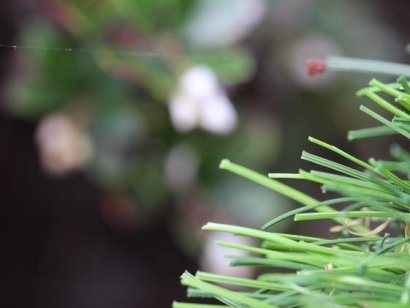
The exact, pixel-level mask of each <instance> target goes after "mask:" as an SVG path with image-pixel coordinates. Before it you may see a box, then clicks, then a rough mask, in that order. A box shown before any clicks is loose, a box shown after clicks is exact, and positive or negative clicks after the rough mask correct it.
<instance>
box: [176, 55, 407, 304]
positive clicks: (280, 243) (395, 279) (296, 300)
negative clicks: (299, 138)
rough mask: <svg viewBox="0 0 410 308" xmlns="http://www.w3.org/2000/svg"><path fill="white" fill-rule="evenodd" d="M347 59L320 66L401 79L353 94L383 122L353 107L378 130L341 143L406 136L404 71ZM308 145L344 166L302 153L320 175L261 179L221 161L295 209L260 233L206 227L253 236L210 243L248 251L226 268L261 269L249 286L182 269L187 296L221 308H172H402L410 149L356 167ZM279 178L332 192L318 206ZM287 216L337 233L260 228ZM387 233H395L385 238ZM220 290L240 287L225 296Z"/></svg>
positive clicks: (368, 130)
mask: <svg viewBox="0 0 410 308" xmlns="http://www.w3.org/2000/svg"><path fill="white" fill-rule="evenodd" d="M350 60H351V59H341V58H331V59H329V61H328V64H329V66H330V67H331V68H332V69H345V70H353V69H354V70H357V69H358V68H360V67H361V66H362V67H363V70H364V71H369V72H372V73H374V72H382V73H385V74H389V73H391V74H396V73H397V72H402V74H403V76H401V77H400V78H398V80H397V82H396V83H393V84H385V83H382V82H380V81H378V80H377V79H372V80H371V81H370V83H369V86H368V87H366V88H364V89H362V90H360V91H358V92H357V95H358V96H364V97H367V98H368V99H370V100H371V101H372V102H374V103H376V104H377V105H379V106H381V107H382V108H383V109H385V110H386V111H387V112H388V113H390V114H391V119H389V118H386V117H383V116H382V115H380V113H378V112H376V111H374V110H372V109H370V108H368V107H365V106H361V107H360V110H361V111H362V112H364V113H366V114H367V115H369V116H370V117H372V118H373V119H375V120H376V121H377V122H379V123H380V125H379V126H376V127H373V128H365V129H361V130H357V131H351V132H349V133H348V139H349V140H355V139H362V138H370V137H378V136H384V135H392V134H399V135H402V136H403V137H404V138H406V139H410V86H409V83H408V81H407V79H406V77H405V76H409V74H408V72H410V68H409V67H408V66H406V65H390V64H386V63H380V62H374V61H365V62H360V61H359V62H357V61H358V60H354V61H353V60H352V61H353V62H352V61H350ZM349 61H350V62H349ZM360 65H361V66H360ZM381 95H383V97H382V96H381ZM386 96H390V99H385V98H384V97H386ZM309 140H310V141H311V142H312V143H314V144H316V145H317V146H319V147H322V148H325V149H327V150H329V151H331V152H334V153H336V154H337V155H339V156H340V158H343V160H344V161H348V162H349V165H351V166H353V167H348V166H346V165H344V164H341V163H339V162H336V161H331V160H328V159H326V158H323V157H319V156H316V155H314V154H311V153H308V152H303V153H302V159H303V160H307V161H309V162H311V163H313V164H315V165H317V166H320V169H321V170H323V168H325V170H328V171H316V170H311V171H305V170H299V171H298V172H297V173H295V174H283V173H274V174H269V175H268V176H265V175H262V174H259V173H257V172H255V171H252V170H249V169H247V168H245V167H243V166H240V165H237V164H235V163H233V162H231V161H229V160H226V159H225V160H223V161H222V162H221V164H220V168H221V169H224V170H227V171H230V172H233V173H235V174H238V175H240V176H242V177H244V178H247V179H249V180H251V181H254V182H256V183H259V184H261V185H263V186H266V187H267V188H270V189H272V190H275V191H277V192H279V193H281V194H283V195H285V196H287V197H289V198H291V199H293V200H295V201H297V202H298V203H300V204H301V207H299V208H297V209H295V210H293V211H290V212H288V213H286V214H284V215H281V216H279V217H275V218H274V219H272V220H270V221H268V222H267V223H266V224H265V225H264V226H263V227H262V228H261V230H256V229H250V228H244V227H239V226H232V225H224V224H216V223H208V224H206V225H205V226H204V227H203V229H204V230H211V231H223V232H229V233H232V234H236V235H241V236H248V237H252V238H256V239H259V240H260V242H261V244H260V246H259V247H252V246H246V245H239V244H234V243H229V242H222V241H221V242H217V243H216V245H220V246H223V247H229V248H235V249H238V250H242V251H246V252H250V253H252V256H251V257H243V256H241V257H235V256H231V257H230V258H231V260H232V261H231V265H232V266H255V267H264V268H267V269H268V271H267V273H266V274H262V275H260V276H259V277H257V278H256V279H244V278H237V277H228V276H221V275H215V274H211V273H204V272H197V273H196V274H195V275H191V274H190V273H188V272H185V273H184V274H183V275H182V277H181V283H182V284H183V285H184V286H186V287H188V296H189V297H198V298H210V297H212V298H215V299H217V300H218V301H219V302H220V304H217V305H216V304H215V305H213V304H192V303H179V302H174V304H173V308H186V307H190V308H219V307H237V308H239V307H240V308H244V307H254V308H264V307H266V308H268V307H269V308H275V307H286V308H290V307H363V308H367V307H372V308H373V307H375V308H387V307H410V276H409V274H408V273H409V270H410V256H409V252H410V244H409V242H410V237H409V236H408V235H409V233H410V181H409V177H410V152H409V151H408V150H407V149H405V148H403V147H400V146H398V145H393V146H392V147H391V149H390V153H391V156H392V157H393V159H394V160H392V161H386V160H376V159H374V158H370V159H369V160H368V161H363V160H361V159H359V158H357V157H354V156H352V155H350V154H348V153H346V152H344V151H342V150H341V149H339V148H337V147H335V146H333V145H330V144H328V143H326V142H323V141H321V140H318V139H316V138H313V137H309ZM280 179H296V180H307V181H312V182H315V183H318V184H319V185H321V187H322V190H323V191H324V192H334V193H336V194H332V195H338V197H336V198H333V199H329V200H325V201H319V200H317V199H315V198H313V197H311V196H309V195H307V194H305V193H303V192H301V191H298V190H296V189H294V188H292V187H290V186H288V185H285V184H283V183H281V182H280ZM335 205H343V206H344V207H343V208H344V209H343V210H336V209H335V208H334V206H335ZM311 210H315V211H314V212H311ZM289 217H293V218H294V220H298V221H299V220H317V219H331V220H334V221H335V222H337V223H338V226H337V227H335V228H333V230H332V231H333V232H334V234H336V235H337V236H336V238H334V239H324V238H316V237H308V236H300V235H292V234H282V233H273V232H269V231H267V229H269V228H270V227H271V226H273V225H275V224H276V223H278V222H280V221H282V220H284V219H287V218H289ZM392 229H395V230H396V234H394V235H392V234H390V233H388V231H387V230H392ZM269 269H271V271H269ZM277 269H284V270H285V271H278V270H277ZM226 285H234V286H240V287H242V288H240V290H241V291H232V290H231V289H229V288H226V287H224V286H226Z"/></svg>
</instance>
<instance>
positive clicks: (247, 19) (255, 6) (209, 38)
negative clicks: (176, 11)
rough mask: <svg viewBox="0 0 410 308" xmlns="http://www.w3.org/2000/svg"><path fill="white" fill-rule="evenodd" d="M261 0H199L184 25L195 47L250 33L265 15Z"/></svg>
mask: <svg viewBox="0 0 410 308" xmlns="http://www.w3.org/2000/svg"><path fill="white" fill-rule="evenodd" d="M265 11H266V4H265V1H264V0H223V1H215V0H200V1H199V2H198V5H197V6H196V8H195V10H194V12H193V13H192V15H191V18H190V19H189V21H188V23H187V25H186V37H187V41H188V43H189V44H191V46H192V47H195V48H208V49H210V48H220V47H224V46H229V45H232V44H235V43H237V42H238V41H240V40H242V39H243V38H245V37H246V36H247V35H249V34H250V33H251V32H252V31H253V30H254V28H255V27H256V26H257V25H258V24H259V23H260V22H261V20H262V18H263V17H264V15H265Z"/></svg>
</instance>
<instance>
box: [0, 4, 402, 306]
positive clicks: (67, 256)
mask: <svg viewBox="0 0 410 308" xmlns="http://www.w3.org/2000/svg"><path fill="white" fill-rule="evenodd" d="M0 7H1V10H0V16H1V17H0V22H1V23H2V25H3V27H1V34H0V35H1V36H0V38H1V40H0V45H2V46H1V47H0V57H1V58H0V60H1V65H2V70H1V82H2V83H1V85H2V87H1V111H0V112H1V120H0V126H1V129H0V136H1V139H0V141H1V151H0V152H1V153H0V170H1V172H0V180H1V188H0V198H1V210H0V211H1V213H2V214H1V215H0V216H1V217H0V229H2V232H1V238H2V242H3V243H4V246H3V259H2V267H4V274H3V275H2V278H1V279H2V282H3V284H4V286H3V287H2V288H1V290H0V294H1V296H0V303H1V304H2V306H4V307H27V305H28V303H30V306H31V307H89V306H95V307H97V306H98V307H142V306H143V307H167V306H170V304H171V301H172V300H173V299H178V298H181V297H183V296H184V294H183V292H184V290H183V288H181V287H179V285H178V284H179V280H178V276H179V275H180V274H181V273H182V271H183V270H184V269H186V268H188V269H195V268H201V269H205V270H212V271H217V272H220V273H226V271H227V270H228V269H227V268H226V266H225V264H224V263H223V262H218V261H215V260H218V258H220V257H221V252H220V251H215V247H214V246H213V245H212V243H213V241H214V240H215V238H218V236H222V235H215V234H213V235H209V234H203V233H201V232H200V227H201V225H202V224H204V223H205V222H207V221H217V222H225V223H232V224H240V225H245V226H250V227H256V228H258V227H260V226H261V225H262V224H263V223H265V222H266V221H267V220H269V219H270V218H272V217H274V216H276V215H278V214H280V213H283V212H285V211H287V210H289V209H292V208H293V207H295V206H297V205H296V204H293V203H291V202H290V201H288V200H286V199H285V198H282V197H281V196H279V195H275V194H273V193H272V192H269V191H266V190H264V189H263V188H259V187H258V186H256V185H253V184H251V183H248V182H246V181H244V180H242V179H238V178H237V177H235V176H232V175H229V174H225V173H223V172H221V171H220V170H219V169H218V164H219V161H220V160H221V159H222V158H229V159H231V160H233V161H235V162H238V163H240V164H243V165H246V166H248V167H251V168H253V169H255V170H258V171H260V172H263V173H268V172H291V171H296V170H297V169H299V168H300V167H303V166H304V163H303V162H300V161H299V158H300V153H301V151H302V149H309V148H310V145H309V144H308V143H307V136H309V135H312V136H315V137H317V138H320V139H323V140H326V141H327V142H329V143H333V144H336V145H338V146H340V147H342V148H344V149H346V150H347V151H350V152H351V153H354V154H358V155H359V156H361V157H365V158H367V156H366V155H368V154H367V153H369V152H371V153H372V155H374V153H379V154H380V155H381V156H383V155H386V153H387V151H385V149H383V145H381V144H380V143H379V144H375V143H372V141H371V140H370V141H365V142H361V143H360V144H356V143H352V144H347V143H346V142H345V139H346V138H345V136H346V131H347V130H349V129H355V128H359V127H365V126H369V125H370V123H369V122H368V121H370V120H369V119H368V118H366V117H365V116H364V115H361V114H360V113H359V112H357V109H358V105H359V102H358V100H357V99H356V98H355V96H354V92H355V90H357V89H358V88H360V87H362V86H364V85H365V84H366V83H367V81H368V79H369V78H370V77H371V76H352V75H351V74H342V73H339V74H334V73H332V72H325V73H324V74H323V75H321V76H317V77H314V78H312V77H310V76H308V74H307V71H306V68H305V66H304V62H305V60H306V59H308V58H311V57H314V58H323V57H326V56H327V55H344V56H349V57H366V58H373V59H379V60H389V61H398V62H406V61H407V59H406V55H405V53H404V46H405V44H406V43H407V42H408V41H409V37H408V36H409V31H408V29H409V22H408V20H407V19H406V18H405V17H406V16H408V14H407V12H408V10H409V9H410V5H409V3H407V2H406V1H390V2H387V1H360V2H359V1H352V0H350V1H335V0H334V1H328V0H286V1H285V0H282V1H280V0H276V1H275V0H270V1H264V0H224V1H215V0H196V1H195V0H160V1H126V0H115V1H114V0H111V1H109V0H87V1H76V0H71V1H68V0H67V1H59V0H37V1H28V0H19V1H13V2H3V3H2V4H0ZM13 46H20V47H16V48H13ZM325 155H328V154H325ZM295 185H298V187H299V188H301V185H304V184H303V183H295ZM302 189H304V190H307V191H310V192H311V193H313V194H318V195H320V191H319V189H318V188H317V187H303V188H302ZM319 198H320V196H319ZM289 228H292V232H297V233H304V234H306V233H309V234H316V235H317V234H321V233H323V232H326V226H311V225H306V224H297V225H296V226H292V225H291V223H290V222H288V223H285V224H282V225H280V226H279V227H278V228H277V229H276V231H285V230H286V231H288V230H289ZM221 263H223V264H221ZM2 272H3V271H2ZM234 274H238V275H244V276H247V275H252V273H249V272H247V271H246V270H245V271H243V270H242V272H241V271H238V272H235V273H234ZM159 294H160V296H158V295H159Z"/></svg>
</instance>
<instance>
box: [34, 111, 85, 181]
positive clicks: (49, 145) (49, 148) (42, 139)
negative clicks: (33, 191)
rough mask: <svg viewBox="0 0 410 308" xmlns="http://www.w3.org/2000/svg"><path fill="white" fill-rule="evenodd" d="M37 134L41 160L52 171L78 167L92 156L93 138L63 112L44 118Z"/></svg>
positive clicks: (64, 171) (54, 172)
mask: <svg viewBox="0 0 410 308" xmlns="http://www.w3.org/2000/svg"><path fill="white" fill-rule="evenodd" d="M35 138H36V143H37V146H38V148H39V152H40V161H41V164H42V166H43V168H44V170H45V171H46V172H48V173H50V174H52V175H60V176H61V175H65V174H67V173H69V172H72V171H75V170H78V169H80V168H81V167H82V166H84V164H85V163H86V162H87V161H88V159H89V158H90V156H91V144H90V141H89V139H88V138H87V136H86V135H85V134H84V133H83V132H82V131H81V130H79V129H78V128H77V127H76V126H75V123H74V122H73V121H72V120H71V119H70V118H68V117H67V116H65V115H63V114H54V115H51V116H48V117H46V118H44V119H42V120H41V122H40V125H39V127H38V128H37V131H36V136H35Z"/></svg>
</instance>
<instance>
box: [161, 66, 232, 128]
mask: <svg viewBox="0 0 410 308" xmlns="http://www.w3.org/2000/svg"><path fill="white" fill-rule="evenodd" d="M169 111H170V115H171V121H172V124H173V125H174V127H175V128H176V129H177V130H178V131H180V132H188V131H191V130H192V129H194V128H195V127H197V126H199V127H201V128H202V129H204V130H207V131H209V132H212V133H215V134H221V135H224V134H229V133H231V132H232V131H233V130H234V129H235V127H236V125H237V114H236V111H235V108H234V107H233V105H232V103H231V101H230V100H229V99H228V97H227V96H226V94H225V93H224V92H223V90H222V89H221V87H220V86H219V84H218V80H217V78H216V76H215V73H214V72H213V71H212V70H211V69H210V68H208V67H206V66H195V67H192V68H190V69H188V70H187V71H186V72H184V73H183V74H182V75H181V77H180V80H179V85H178V90H177V92H176V94H175V95H173V96H172V97H171V99H170V101H169Z"/></svg>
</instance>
